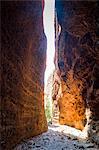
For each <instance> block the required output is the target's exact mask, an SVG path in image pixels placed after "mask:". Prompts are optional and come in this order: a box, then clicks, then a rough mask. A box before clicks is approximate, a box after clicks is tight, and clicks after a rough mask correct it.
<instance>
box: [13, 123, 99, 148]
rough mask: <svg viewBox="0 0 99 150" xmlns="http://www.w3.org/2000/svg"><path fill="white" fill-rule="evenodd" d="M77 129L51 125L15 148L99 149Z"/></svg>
mask: <svg viewBox="0 0 99 150" xmlns="http://www.w3.org/2000/svg"><path fill="white" fill-rule="evenodd" d="M83 138H84V134H83V133H82V132H81V131H80V130H77V129H74V128H71V127H68V126H60V125H50V126H49V129H48V131H47V132H46V133H43V134H41V135H39V136H36V137H33V138H31V139H28V140H24V141H23V142H22V143H20V144H19V145H17V147H16V148H15V149H14V150H98V148H96V147H95V145H94V144H93V143H91V142H89V141H88V140H87V139H86V140H85V139H83Z"/></svg>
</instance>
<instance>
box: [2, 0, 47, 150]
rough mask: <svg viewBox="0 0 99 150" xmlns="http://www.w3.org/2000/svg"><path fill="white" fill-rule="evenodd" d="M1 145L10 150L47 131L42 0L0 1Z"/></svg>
mask: <svg viewBox="0 0 99 150" xmlns="http://www.w3.org/2000/svg"><path fill="white" fill-rule="evenodd" d="M1 12H2V18H1V20H2V37H1V38H2V56H1V58H2V60H1V63H2V86H1V87H2V89H1V90H2V100H1V109H2V110H1V125H2V127H1V129H2V130H1V140H2V142H1V144H2V149H7V150H11V148H12V147H13V145H15V144H16V143H18V142H19V141H20V140H22V139H24V138H29V137H32V136H34V135H38V134H40V133H42V132H44V131H46V130H47V122H46V118H45V114H44V102H43V100H44V94H43V92H44V83H43V82H44V70H45V60H46V37H45V35H44V30H43V5H42V1H41V0H39V1H2V3H1Z"/></svg>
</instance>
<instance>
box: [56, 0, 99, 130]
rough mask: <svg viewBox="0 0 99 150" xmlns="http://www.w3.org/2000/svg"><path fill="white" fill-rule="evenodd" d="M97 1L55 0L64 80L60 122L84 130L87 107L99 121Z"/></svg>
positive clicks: (60, 72) (57, 41)
mask: <svg viewBox="0 0 99 150" xmlns="http://www.w3.org/2000/svg"><path fill="white" fill-rule="evenodd" d="M98 10H99V6H98V3H97V2H93V1H92V2H91V1H89V2H88V1H86V2H85V1H58V0H56V13H57V20H58V21H57V22H58V23H57V22H56V26H58V28H57V27H56V29H57V31H56V53H57V55H56V59H57V64H56V66H58V68H57V67H56V68H57V72H58V75H59V77H60V80H61V85H60V86H61V97H60V98H59V100H58V101H59V111H60V116H59V118H60V123H61V124H67V125H70V126H73V127H75V128H78V129H81V130H82V129H83V128H84V126H85V124H86V116H85V109H86V107H87V108H90V110H91V113H92V118H93V120H99V84H98V83H99V80H98V76H99V30H98V24H99V21H98V15H99V11H98Z"/></svg>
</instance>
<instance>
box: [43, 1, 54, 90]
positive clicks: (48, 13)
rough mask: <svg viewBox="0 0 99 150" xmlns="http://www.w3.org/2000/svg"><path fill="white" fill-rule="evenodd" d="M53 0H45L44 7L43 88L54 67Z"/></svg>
mask: <svg viewBox="0 0 99 150" xmlns="http://www.w3.org/2000/svg"><path fill="white" fill-rule="evenodd" d="M54 5H55V1H54V0H45V7H44V14H43V17H44V20H43V21H44V32H45V35H46V37H47V56H46V57H47V61H46V71H45V88H46V84H47V80H48V77H49V76H50V74H51V73H52V72H53V70H54V69H55V66H54V55H55V43H54V38H55V32H54V7H55V6H54Z"/></svg>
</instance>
